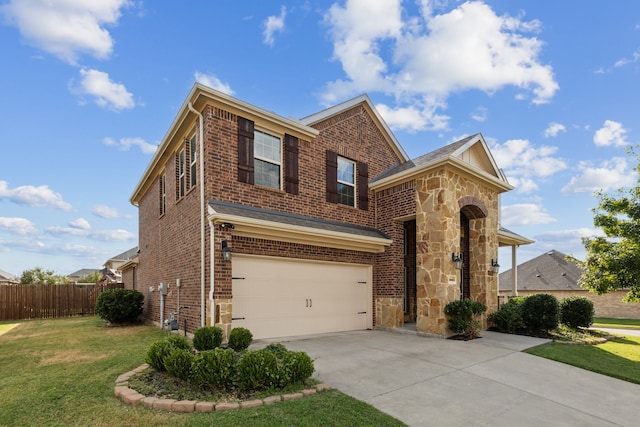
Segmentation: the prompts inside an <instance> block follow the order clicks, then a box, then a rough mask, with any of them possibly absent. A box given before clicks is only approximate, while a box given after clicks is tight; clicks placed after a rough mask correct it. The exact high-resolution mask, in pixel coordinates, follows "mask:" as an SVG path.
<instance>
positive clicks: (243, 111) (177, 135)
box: [129, 83, 319, 206]
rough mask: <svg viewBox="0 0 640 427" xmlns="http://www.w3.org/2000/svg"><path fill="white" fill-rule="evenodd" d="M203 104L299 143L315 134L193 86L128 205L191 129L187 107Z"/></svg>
mask: <svg viewBox="0 0 640 427" xmlns="http://www.w3.org/2000/svg"><path fill="white" fill-rule="evenodd" d="M207 104H217V105H223V106H224V108H225V109H226V110H228V111H229V112H231V113H233V114H240V115H243V116H245V117H247V118H250V119H251V120H254V121H255V120H262V121H264V122H269V123H273V124H276V125H278V126H280V127H282V128H285V129H287V130H288V131H289V133H291V134H292V135H294V136H297V137H300V138H303V139H313V138H315V137H316V136H318V133H319V131H318V130H317V129H314V128H312V127H310V126H306V125H305V124H303V123H302V122H300V121H299V120H296V119H291V118H287V117H283V116H280V115H278V114H276V113H274V112H272V111H268V110H265V109H263V108H260V107H256V106H255V105H252V104H249V103H248V102H245V101H242V100H240V99H238V98H234V97H233V96H230V95H227V94H225V93H222V92H220V91H217V90H215V89H212V88H210V87H208V86H205V85H203V84H201V83H195V84H194V85H193V87H192V88H191V91H190V92H189V95H187V98H186V99H185V100H184V102H183V103H182V106H181V107H180V110H179V111H178V114H177V115H176V117H175V118H174V119H173V122H172V123H171V126H170V127H169V129H168V130H167V133H166V134H165V136H164V138H162V142H161V143H160V145H159V146H158V149H157V150H156V152H155V154H154V155H153V158H152V159H151V161H150V162H149V165H148V166H147V169H146V170H145V171H144V173H143V174H142V177H141V178H140V181H139V182H138V184H137V185H136V188H135V189H134V191H133V193H132V194H131V197H130V199H129V201H130V202H131V204H133V205H135V206H137V205H138V204H139V203H140V201H141V200H142V197H143V196H144V194H145V193H146V192H147V190H148V189H149V187H150V186H151V185H152V183H153V180H154V179H155V178H157V177H158V176H159V174H160V173H161V171H162V170H163V168H164V165H165V164H166V162H167V161H169V158H170V157H171V156H172V155H173V154H174V152H175V150H176V147H177V146H178V144H180V143H181V142H182V140H181V138H182V136H183V135H184V133H186V132H187V131H188V130H189V129H191V128H193V126H194V123H195V121H196V114H195V113H194V112H193V111H192V110H191V108H190V107H193V108H194V109H195V110H197V111H200V112H202V110H203V109H204V108H205V106H206V105H207Z"/></svg>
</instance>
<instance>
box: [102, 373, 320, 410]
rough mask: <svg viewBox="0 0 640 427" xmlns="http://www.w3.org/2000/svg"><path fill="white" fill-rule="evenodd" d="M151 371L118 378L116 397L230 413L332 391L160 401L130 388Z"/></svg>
mask: <svg viewBox="0 0 640 427" xmlns="http://www.w3.org/2000/svg"><path fill="white" fill-rule="evenodd" d="M147 369H149V365H148V364H146V363H145V364H143V365H140V366H139V367H137V368H136V369H134V370H133V371H129V372H127V373H125V374H122V375H120V376H119V377H118V378H116V385H115V387H114V389H113V392H114V393H115V395H116V397H117V398H119V399H120V400H121V401H122V402H124V403H126V404H127V405H142V406H144V407H146V408H152V409H159V410H164V411H173V412H212V411H230V410H234V409H242V408H256V407H258V406H263V405H270V404H272V403H276V402H281V401H288V400H295V399H300V398H302V397H305V396H311V395H313V394H316V393H317V392H319V391H324V390H330V389H331V386H330V385H328V384H318V385H316V386H315V388H310V389H305V390H302V391H301V392H298V393H291V394H283V395H276V396H269V397H265V398H264V399H254V400H245V401H242V402H219V403H215V402H200V401H196V400H175V399H158V398H155V397H147V396H145V395H143V394H140V393H138V392H137V391H135V390H133V389H131V388H129V378H131V377H132V376H134V375H135V374H139V373H140V372H143V371H146V370H147Z"/></svg>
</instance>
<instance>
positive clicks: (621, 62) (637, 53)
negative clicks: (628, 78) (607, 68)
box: [613, 50, 640, 68]
mask: <svg viewBox="0 0 640 427" xmlns="http://www.w3.org/2000/svg"><path fill="white" fill-rule="evenodd" d="M638 60H640V50H636V51H635V52H633V54H632V56H631V58H622V59H619V60H617V61H616V63H615V64H613V66H614V67H615V68H620V67H624V66H625V65H627V64H633V63H634V62H638Z"/></svg>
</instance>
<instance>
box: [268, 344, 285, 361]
mask: <svg viewBox="0 0 640 427" xmlns="http://www.w3.org/2000/svg"><path fill="white" fill-rule="evenodd" d="M264 349H265V350H267V351H270V352H271V353H273V354H275V355H276V357H278V358H279V357H282V355H283V354H286V353H288V352H289V350H287V347H285V346H284V345H282V344H280V343H279V342H277V343H276V342H274V343H271V344H269V345H268V346H266V347H265V348H264Z"/></svg>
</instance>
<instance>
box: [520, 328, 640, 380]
mask: <svg viewBox="0 0 640 427" xmlns="http://www.w3.org/2000/svg"><path fill="white" fill-rule="evenodd" d="M594 325H597V326H600V327H603V328H629V329H640V320H638V319H605V318H596V319H594ZM623 325H624V326H623ZM526 352H527V353H529V354H533V355H536V356H540V357H544V358H546V359H551V360H555V361H557V362H562V363H566V364H568V365H572V366H576V367H578V368H582V369H586V370H589V371H592V372H597V373H599V374H603V375H607V376H610V377H613V378H618V379H621V380H624V381H629V382H632V383H636V384H640V337H636V336H624V337H623V336H619V337H617V338H612V339H610V340H609V341H607V342H606V343H603V344H597V345H570V344H560V343H555V342H552V343H549V344H546V345H543V346H541V347H536V348H532V349H529V350H527V351H526Z"/></svg>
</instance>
